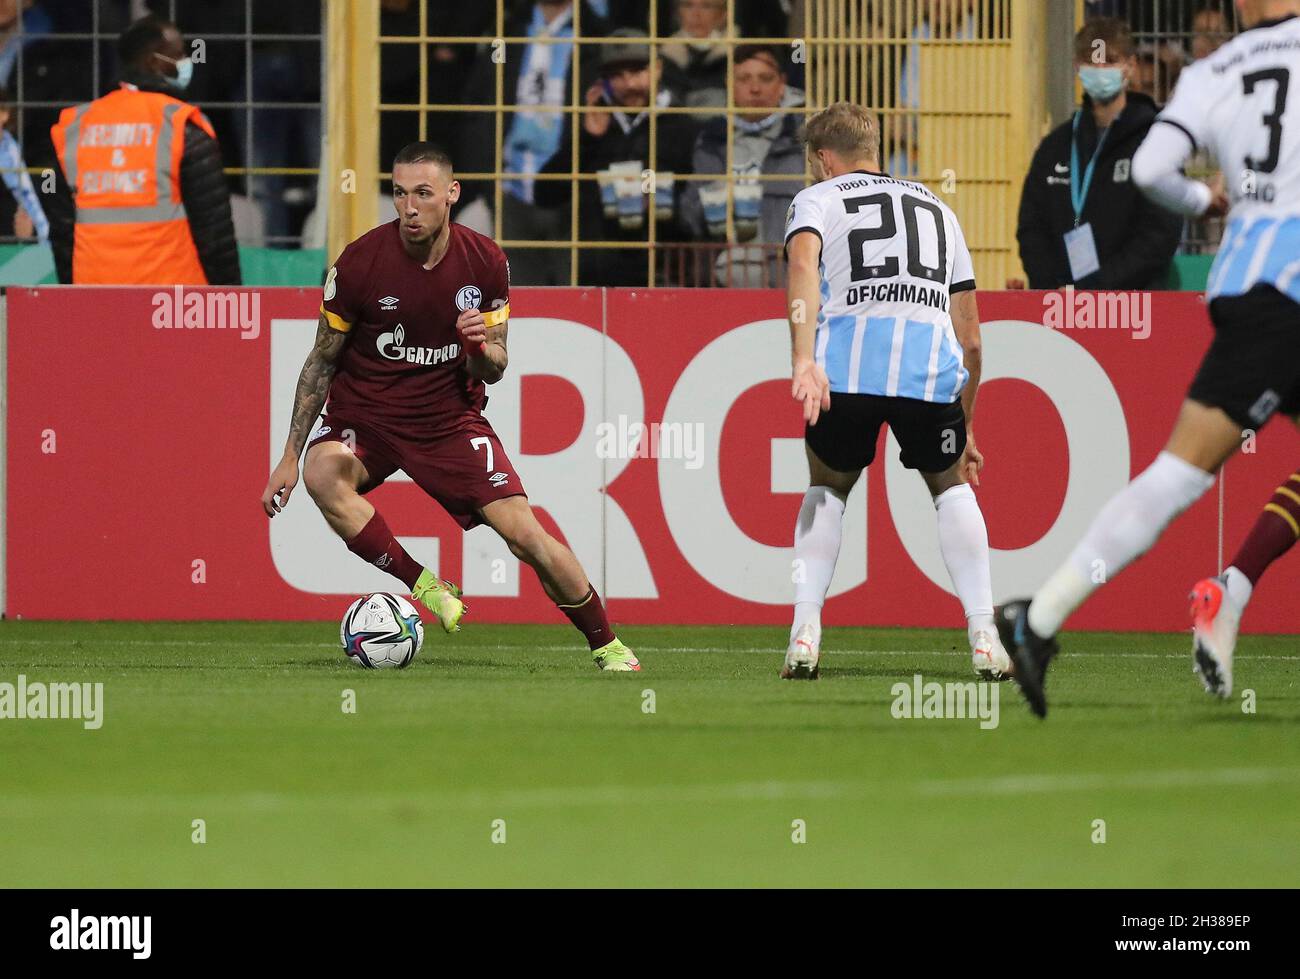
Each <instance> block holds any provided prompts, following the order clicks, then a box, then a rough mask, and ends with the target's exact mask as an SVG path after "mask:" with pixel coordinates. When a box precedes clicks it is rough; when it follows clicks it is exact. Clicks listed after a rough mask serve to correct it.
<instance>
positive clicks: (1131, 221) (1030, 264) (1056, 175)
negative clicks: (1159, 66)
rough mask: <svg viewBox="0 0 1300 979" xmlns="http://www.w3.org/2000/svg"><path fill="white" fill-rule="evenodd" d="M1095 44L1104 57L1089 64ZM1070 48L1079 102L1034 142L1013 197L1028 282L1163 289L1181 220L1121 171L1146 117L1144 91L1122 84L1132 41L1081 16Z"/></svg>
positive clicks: (1120, 29)
mask: <svg viewBox="0 0 1300 979" xmlns="http://www.w3.org/2000/svg"><path fill="white" fill-rule="evenodd" d="M1097 41H1101V42H1102V45H1103V46H1097V47H1094V42H1097ZM1099 49H1100V50H1101V51H1103V52H1104V56H1105V58H1106V59H1107V60H1106V61H1105V62H1102V63H1095V62H1094V61H1093V60H1092V59H1093V57H1094V55H1095V53H1096V52H1097V51H1098V50H1099ZM1074 54H1075V65H1076V68H1077V70H1078V73H1079V79H1080V82H1081V83H1082V85H1083V88H1084V91H1085V92H1086V93H1087V94H1086V95H1085V96H1084V99H1083V106H1082V107H1081V108H1080V109H1079V110H1078V111H1076V112H1075V114H1074V116H1073V118H1072V119H1071V120H1070V121H1069V122H1065V123H1062V124H1061V125H1060V126H1058V127H1057V128H1056V129H1054V130H1052V132H1050V133H1049V134H1048V135H1047V137H1046V138H1045V139H1044V140H1043V141H1042V142H1041V143H1040V144H1039V146H1038V150H1037V151H1036V152H1035V153H1034V159H1033V162H1032V163H1031V165H1030V168H1029V173H1028V174H1027V175H1026V177H1025V185H1024V190H1023V192H1022V195H1021V198H1020V221H1019V228H1018V230H1017V238H1018V239H1019V242H1020V261H1021V263H1022V264H1023V265H1024V267H1025V272H1026V273H1027V275H1028V277H1029V287H1030V288H1031V289H1056V288H1059V287H1061V286H1066V285H1075V286H1078V287H1080V288H1084V289H1161V288H1165V287H1166V285H1167V283H1168V281H1169V271H1170V263H1171V261H1172V259H1173V255H1174V251H1175V249H1176V248H1177V247H1178V238H1179V233H1180V231H1181V229H1182V219H1181V218H1180V217H1178V216H1177V215H1175V214H1173V213H1171V212H1169V211H1166V210H1164V209H1163V208H1161V207H1159V206H1157V205H1156V204H1153V203H1152V202H1150V201H1148V200H1147V198H1146V197H1145V196H1143V194H1142V193H1141V192H1140V191H1139V190H1138V188H1137V186H1136V185H1134V183H1133V181H1132V180H1131V179H1130V176H1129V169H1130V164H1131V160H1132V157H1133V154H1134V153H1135V152H1136V151H1137V148H1138V146H1139V145H1140V144H1141V142H1142V140H1143V139H1144V138H1145V137H1146V134H1147V130H1148V129H1150V128H1151V123H1152V122H1153V121H1154V120H1155V116H1156V106H1155V103H1154V102H1153V101H1152V100H1151V98H1150V97H1149V96H1146V95H1142V94H1140V93H1137V92H1132V91H1126V90H1125V88H1126V86H1127V85H1128V84H1129V83H1130V81H1131V80H1132V78H1133V73H1134V71H1135V69H1136V59H1135V58H1134V48H1133V38H1132V36H1131V35H1130V34H1129V31H1128V27H1127V26H1125V24H1124V22H1123V21H1120V20H1118V19H1114V18H1098V19H1096V20H1090V21H1088V22H1087V23H1085V24H1084V25H1083V27H1082V28H1081V29H1080V30H1079V32H1078V33H1077V34H1076V35H1075V39H1074Z"/></svg>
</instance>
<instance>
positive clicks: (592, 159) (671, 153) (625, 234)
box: [578, 101, 696, 286]
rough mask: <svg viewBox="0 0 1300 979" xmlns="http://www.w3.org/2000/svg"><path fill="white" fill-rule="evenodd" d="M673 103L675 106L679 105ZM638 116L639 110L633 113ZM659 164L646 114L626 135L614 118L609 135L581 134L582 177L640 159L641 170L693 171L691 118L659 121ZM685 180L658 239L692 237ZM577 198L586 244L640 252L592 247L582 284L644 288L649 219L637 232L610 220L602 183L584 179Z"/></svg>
mask: <svg viewBox="0 0 1300 979" xmlns="http://www.w3.org/2000/svg"><path fill="white" fill-rule="evenodd" d="M672 104H674V105H676V104H677V103H676V102H675V101H674V102H673V103H672ZM628 114H629V115H632V116H634V117H636V116H638V110H636V109H631V110H628ZM655 125H656V127H657V132H656V134H655V154H656V156H657V157H658V158H657V159H656V160H653V161H651V159H650V119H649V116H648V115H647V116H645V117H643V118H641V119H640V122H638V123H637V125H635V126H633V127H632V128H631V129H630V130H629V131H627V132H624V131H623V127H622V126H620V125H619V123H618V120H616V119H613V118H611V119H610V121H609V128H608V129H607V130H605V135H603V136H600V137H596V136H592V135H591V134H589V133H588V132H587V130H586V128H583V129H581V130H580V131H579V134H578V159H579V162H580V164H581V167H582V172H583V173H597V172H599V171H601V170H607V169H609V167H610V166H611V165H612V164H615V163H622V162H625V161H628V160H638V161H640V163H641V166H642V167H651V168H654V169H657V170H659V171H662V172H665V173H690V172H691V150H692V148H693V147H694V146H695V136H696V128H695V124H694V122H693V121H692V120H691V117H690V116H689V115H684V114H683V115H676V114H672V113H664V114H662V115H659V116H658V117H657V121H656V123H655ZM685 183H686V181H680V182H678V183H676V184H675V186H674V189H673V216H672V218H671V219H669V220H660V221H658V222H657V223H656V225H655V239H656V240H657V241H681V240H683V239H685V238H686V237H687V235H686V234H685V233H684V232H683V230H682V228H681V207H682V194H683V193H684V190H685V187H684V184H685ZM578 193H579V196H578V231H579V237H580V238H581V239H582V240H583V241H627V242H639V243H640V245H641V247H639V248H636V249H627V250H623V249H617V250H615V249H594V248H593V249H587V250H585V251H580V252H579V255H578V280H579V281H580V282H582V283H584V284H587V285H599V286H644V285H645V284H646V251H645V245H646V243H647V242H648V241H649V240H650V239H649V228H648V224H649V219H648V218H647V219H646V222H645V223H643V224H642V225H641V227H639V228H638V229H637V230H635V231H624V230H623V229H622V228H620V227H619V223H618V221H617V220H609V219H608V218H606V217H605V213H604V207H603V205H602V204H601V199H600V185H599V183H598V182H597V181H595V180H588V181H584V182H583V183H582V185H581V187H580V188H579V192H578Z"/></svg>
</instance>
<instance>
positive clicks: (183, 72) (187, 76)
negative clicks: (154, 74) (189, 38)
mask: <svg viewBox="0 0 1300 979" xmlns="http://www.w3.org/2000/svg"><path fill="white" fill-rule="evenodd" d="M158 57H160V58H162V59H163V60H164V61H170V62H171V63H172V64H174V65H175V66H176V77H175V78H168V79H166V82H167V84H168V85H170V86H171V87H172V88H174V89H176V91H178V92H183V91H185V90H186V89H187V88H189V87H190V80H191V79H192V78H193V77H194V62H193V61H191V60H190V59H189V58H181V59H180V60H179V61H177V60H176V59H175V58H169V57H167V55H165V54H159V55H158Z"/></svg>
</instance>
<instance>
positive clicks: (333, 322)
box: [320, 304, 352, 333]
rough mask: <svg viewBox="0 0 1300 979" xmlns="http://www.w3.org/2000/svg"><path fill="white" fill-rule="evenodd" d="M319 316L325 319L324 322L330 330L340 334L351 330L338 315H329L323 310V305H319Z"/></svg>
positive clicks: (326, 310) (327, 311) (347, 323)
mask: <svg viewBox="0 0 1300 979" xmlns="http://www.w3.org/2000/svg"><path fill="white" fill-rule="evenodd" d="M320 314H321V315H322V316H324V317H325V322H326V323H328V324H329V327H330V329H332V330H338V331H339V332H340V333H347V332H348V330H350V329H352V324H351V323H349V322H348V321H347V320H345V319H344V318H343V317H342V316H340V315H339V314H338V313H331V312H330V311H329V310H328V309H326V308H325V306H324V304H322V305H321V308H320Z"/></svg>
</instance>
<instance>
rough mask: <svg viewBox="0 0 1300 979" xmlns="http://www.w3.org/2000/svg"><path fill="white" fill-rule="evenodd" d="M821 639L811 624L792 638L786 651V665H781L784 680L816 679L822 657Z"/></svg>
mask: <svg viewBox="0 0 1300 979" xmlns="http://www.w3.org/2000/svg"><path fill="white" fill-rule="evenodd" d="M821 655H822V650H821V641H820V640H819V639H818V638H817V633H816V632H815V631H814V629H813V627H812V626H811V625H805V626H804V627H803V628H802V629H800V630H799V631H798V632H797V633H795V637H794V638H793V639H791V640H790V648H789V649H787V650H786V651H785V665H784V666H782V667H781V679H782V680H816V679H817V671H818V661H819V660H820V659H821Z"/></svg>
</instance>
